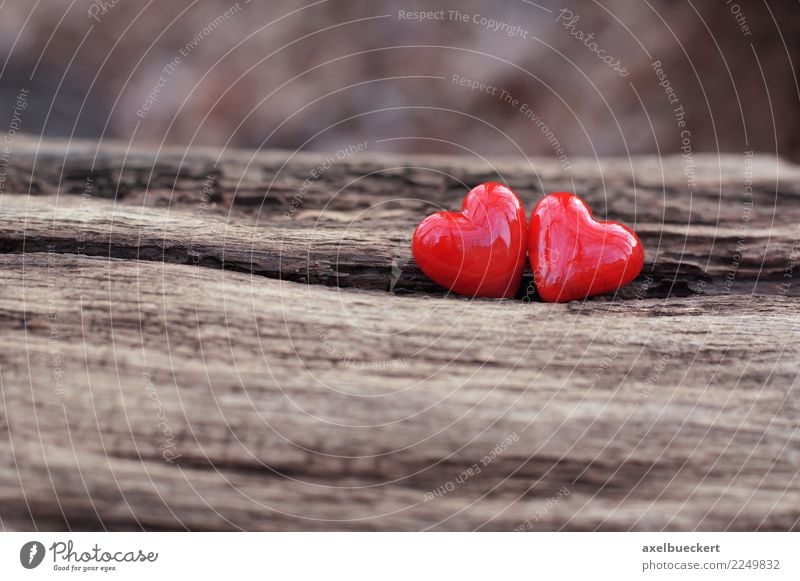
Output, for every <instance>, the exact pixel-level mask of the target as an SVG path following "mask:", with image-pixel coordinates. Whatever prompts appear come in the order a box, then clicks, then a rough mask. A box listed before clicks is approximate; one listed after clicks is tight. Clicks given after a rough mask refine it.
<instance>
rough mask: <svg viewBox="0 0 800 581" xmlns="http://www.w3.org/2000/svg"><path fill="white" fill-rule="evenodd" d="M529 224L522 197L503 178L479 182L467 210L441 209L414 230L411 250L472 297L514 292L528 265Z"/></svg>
mask: <svg viewBox="0 0 800 581" xmlns="http://www.w3.org/2000/svg"><path fill="white" fill-rule="evenodd" d="M526 236H527V228H526V223H525V210H524V208H523V207H522V204H521V203H520V201H519V198H517V196H516V195H515V194H514V192H512V191H511V190H510V189H508V188H507V187H506V186H504V185H502V184H496V183H485V184H481V185H479V186H476V187H475V188H473V189H472V190H470V192H469V193H468V194H467V196H466V197H465V198H464V201H463V203H462V204H461V212H438V213H436V214H433V215H431V216H428V217H427V218H425V219H424V220H423V221H422V222H420V224H419V226H417V229H416V230H415V231H414V238H413V240H412V241H411V251H412V253H413V254H414V260H415V261H416V262H417V264H418V265H419V267H420V268H421V269H422V272H424V273H425V274H426V275H428V277H429V278H430V279H431V280H433V281H434V282H436V283H437V284H440V285H442V286H443V287H446V288H449V289H450V290H452V291H453V292H457V293H458V294H461V295H467V296H470V297H495V298H508V297H513V296H514V295H516V294H517V290H519V285H520V281H521V280H522V270H523V268H524V267H525V250H526V248H525V246H526V245H525V239H526Z"/></svg>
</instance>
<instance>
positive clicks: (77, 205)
mask: <svg viewBox="0 0 800 581" xmlns="http://www.w3.org/2000/svg"><path fill="white" fill-rule="evenodd" d="M326 157H327V156H324V155H312V154H298V155H291V154H290V153H286V152H268V153H261V154H257V155H255V154H251V153H250V152H242V151H233V152H226V153H224V154H222V155H220V154H219V153H218V152H215V151H210V150H192V151H189V152H186V151H182V150H174V149H172V150H164V151H161V152H156V150H155V149H153V150H140V149H139V150H133V151H127V150H126V148H125V147H124V146H122V145H114V144H103V145H102V146H101V147H99V148H98V146H97V144H93V143H72V144H71V145H69V146H67V144H66V143H61V142H56V141H51V142H44V143H39V142H38V141H19V142H18V143H17V144H15V150H14V152H13V155H12V157H11V161H10V165H9V166H8V167H7V168H5V169H4V171H5V172H6V175H5V177H6V180H5V191H4V193H3V195H2V198H0V249H2V253H0V284H2V289H3V291H2V293H0V325H1V326H2V335H1V336H0V341H1V342H2V349H0V396H2V397H1V399H0V454H2V456H1V457H2V459H3V461H2V464H0V526H2V528H5V529H9V530H14V529H32V528H38V529H46V530H61V529H66V528H69V529H97V528H106V529H112V530H131V529H134V530H135V529H179V530H181V529H191V530H218V529H226V530H227V529H246V530H341V529H344V530H420V529H430V530H473V529H482V530H513V529H525V530H594V529H601V530H628V529H638V530H651V529H672V530H685V529H705V530H722V529H732V530H752V529H768V530H789V529H798V528H800V478H799V477H800V431H799V430H798V428H799V427H800V392H798V386H797V383H798V373H799V371H800V369H799V365H798V363H800V347H798V345H800V315H798V313H797V300H796V297H797V295H798V287H800V285H798V284H797V283H796V281H794V277H796V276H797V274H798V273H800V266H796V265H795V261H798V259H800V242H798V238H800V168H798V167H795V166H792V165H789V164H786V163H783V162H776V161H775V160H774V159H767V158H760V157H758V156H756V157H755V158H753V159H752V160H747V159H746V158H745V156H739V155H732V156H726V157H722V158H721V159H720V158H716V157H709V156H706V157H702V156H701V157H697V158H695V159H693V160H691V163H692V164H694V165H693V166H692V167H694V170H695V172H696V173H695V175H694V177H693V178H692V179H693V181H692V183H688V182H687V176H686V175H685V173H684V170H685V169H686V168H687V167H688V166H687V160H686V159H682V158H679V157H678V158H667V159H665V160H659V159H657V158H640V159H633V160H631V161H629V160H602V161H601V162H598V161H591V160H586V161H581V162H574V163H573V165H572V167H571V169H570V170H569V171H566V172H565V171H564V169H563V168H562V167H561V166H560V165H559V164H558V162H557V161H553V160H546V159H536V160H523V161H498V162H497V163H495V164H490V163H488V162H484V161H480V160H467V159H459V158H436V157H418V158H407V157H406V158H397V157H392V156H383V155H379V154H369V155H367V156H353V157H348V158H347V159H344V160H337V161H336V163H335V164H333V165H332V166H331V167H330V168H328V169H327V170H325V171H323V172H321V174H320V177H319V179H317V180H310V181H309V182H306V180H307V179H308V178H309V176H310V175H311V173H312V172H313V171H314V169H315V168H316V167H318V166H320V165H325V158H326ZM745 172H747V175H746V173H745ZM488 179H496V180H504V181H506V182H507V183H509V184H510V185H511V186H512V187H514V188H516V189H517V191H518V193H519V194H520V195H521V196H522V197H523V199H524V201H525V203H526V206H527V207H528V209H529V210H530V208H531V207H532V205H533V203H534V202H535V200H536V199H538V198H539V197H540V196H541V195H542V192H547V191H555V190H560V189H570V190H576V191H578V192H579V193H582V194H583V195H584V196H585V197H586V198H587V199H588V200H589V202H590V203H591V204H592V206H593V207H594V208H595V209H596V213H597V214H598V215H599V216H600V217H608V218H611V219H617V220H623V221H625V222H627V223H629V224H631V225H634V226H635V227H636V229H637V231H638V232H639V233H640V234H641V236H642V238H643V240H644V241H645V245H646V247H647V263H646V266H645V270H644V272H643V273H642V275H641V276H640V277H639V279H638V280H637V281H635V282H634V283H633V284H632V285H631V286H630V287H628V288H627V289H625V290H624V291H623V292H621V293H619V295H618V296H616V297H612V296H606V297H597V298H595V299H592V300H589V301H585V302H575V303H570V304H563V305H552V304H545V303H541V302H538V300H537V299H536V297H535V296H534V297H532V298H533V300H528V299H529V298H531V297H526V298H525V300H505V301H492V300H475V301H468V300H465V299H462V298H458V297H453V296H447V295H446V293H444V292H443V291H442V290H441V289H439V288H437V287H436V286H435V285H433V284H432V283H430V282H428V281H427V280H426V279H425V278H424V276H422V274H421V273H420V272H419V271H418V269H417V268H416V266H415V265H414V263H413V260H411V259H410V258H409V252H408V239H409V237H410V234H411V231H412V230H413V227H414V224H415V223H416V222H417V221H418V220H419V219H420V218H421V217H422V216H424V215H425V214H427V213H429V212H431V211H433V210H434V209H435V208H436V207H444V208H457V207H458V205H459V203H460V200H461V197H462V196H463V193H464V191H465V188H466V187H468V186H471V185H474V184H476V183H479V182H480V181H485V180H488ZM750 181H752V183H750ZM304 184H305V185H304ZM690 186H691V187H690ZM301 191H302V194H301V193H300V192H301ZM750 202H752V206H751V205H750ZM798 264H800V261H798Z"/></svg>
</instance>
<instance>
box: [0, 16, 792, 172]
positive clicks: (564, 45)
mask: <svg viewBox="0 0 800 581" xmlns="http://www.w3.org/2000/svg"><path fill="white" fill-rule="evenodd" d="M415 10H425V11H443V18H442V17H437V19H431V20H427V21H422V22H420V21H419V20H417V19H415V18H413V17H412V18H408V17H401V11H403V13H404V14H405V13H406V12H410V11H415ZM453 10H456V11H458V12H459V16H457V17H456V16H454V15H453V14H452V13H450V12H448V11H453ZM561 10H568V11H569V12H570V13H571V15H572V18H574V16H578V19H577V20H571V19H567V18H566V16H567V13H566V12H560V11H561ZM489 20H493V21H495V22H497V23H499V24H498V25H493V24H491V23H490V22H489ZM570 22H571V24H569V23H570ZM493 26H496V27H497V29H496V30H493V29H492V27H493ZM514 26H516V27H517V28H516V29H513V28H512V27H514ZM589 34H591V35H592V37H591V39H589V40H587V38H586V35H589ZM592 42H595V43H596V46H595V45H592V44H591V43H592ZM600 50H602V51H605V52H604V53H601V54H602V55H605V56H607V57H613V59H615V60H618V61H619V62H620V63H621V65H623V66H624V68H625V69H627V71H628V72H629V74H628V75H627V76H622V75H621V74H620V73H619V72H618V71H615V70H614V68H613V67H612V66H609V65H607V64H606V63H604V62H603V61H602V60H601V58H599V56H598V54H597V53H596V51H600ZM0 56H2V63H3V68H2V71H1V74H0V83H1V84H0V107H1V108H0V111H2V117H5V116H8V117H9V118H10V117H11V115H12V110H13V107H14V102H15V97H16V95H17V94H18V93H19V92H20V90H22V89H28V90H29V91H30V95H29V99H28V102H29V107H28V109H27V110H26V111H25V114H24V118H23V120H22V131H25V132H28V133H37V134H39V133H43V134H46V135H48V136H70V135H74V136H80V137H92V138H99V137H105V138H120V139H124V140H134V141H136V142H139V143H142V142H148V143H155V144H160V143H161V142H162V141H165V142H167V143H181V144H183V143H186V144H188V143H197V144H208V145H219V146H223V145H226V146H237V147H248V148H259V147H281V148H291V149H294V148H303V149H312V150H329V151H333V150H335V149H336V148H339V147H344V146H347V145H349V144H356V143H360V142H363V141H369V142H370V147H372V148H377V149H380V150H387V151H402V152H447V153H467V152H470V151H474V152H475V153H477V154H480V155H504V154H509V155H521V154H522V153H524V154H531V155H533V154H538V155H553V154H556V153H557V149H558V148H559V147H560V148H563V150H564V155H565V156H566V157H573V156H586V155H589V156H594V155H600V156H609V155H614V156H625V155H628V154H635V153H646V152H661V153H667V152H676V151H680V147H681V143H682V140H681V130H682V129H681V128H679V127H678V126H677V124H676V122H677V120H676V117H675V115H674V111H673V109H674V105H675V103H672V104H670V102H669V101H668V95H667V93H666V92H665V86H662V85H660V84H659V83H660V79H659V78H658V77H657V74H656V72H655V71H654V69H653V66H652V63H653V61H661V63H662V65H663V70H664V73H665V74H666V75H667V77H668V81H669V84H670V86H671V87H672V89H673V90H674V91H675V95H676V98H677V100H678V101H677V103H678V104H679V105H682V106H683V107H684V109H685V112H686V116H685V122H686V128H685V129H687V130H688V131H690V141H691V148H692V150H693V151H718V150H719V151H731V152H741V151H743V150H748V149H753V150H756V151H764V152H777V153H778V154H779V155H782V156H784V157H787V158H792V159H795V160H797V159H800V137H798V115H797V111H798V103H799V101H798V95H799V92H798V81H797V72H798V71H797V62H798V57H800V2H798V1H797V0H792V1H789V0H783V1H778V2H756V1H740V2H726V1H725V0H718V1H713V2H710V1H709V2H684V1H681V0H679V1H655V2H647V1H646V2H629V1H623V0H604V1H602V2H587V1H577V0H571V1H569V2H564V3H557V2H552V1H548V0H541V1H540V2H536V3H533V2H528V1H526V0H507V1H503V2H476V1H472V0H461V1H459V2H455V1H449V2H405V1H403V2H388V1H386V0H379V1H373V2H345V1H343V0H329V1H318V2H309V3H308V4H301V3H297V2H289V1H286V0H271V1H269V2H266V1H265V2H257V1H256V0H253V1H251V2H247V1H245V0H240V2H238V3H236V2H232V1H229V0H202V1H190V0H153V1H147V0H116V3H114V0H106V1H105V2H103V1H102V0H96V1H94V2H92V1H87V0H78V1H75V2H71V3H70V2H66V1H59V0H38V1H35V2H22V1H20V0H14V1H11V2H5V3H3V4H2V8H0ZM176 57H179V58H180V62H177V61H176V60H175V59H176ZM165 67H166V68H165ZM453 75H460V76H461V77H464V78H468V79H471V80H475V81H478V82H482V83H486V84H488V85H490V86H492V87H497V89H498V92H499V91H503V90H505V91H507V93H508V94H509V95H511V97H512V99H517V100H518V102H519V103H518V104H516V105H515V104H512V103H508V102H504V101H503V99H502V98H500V96H499V95H498V94H495V95H490V94H488V93H486V92H481V91H480V90H470V89H468V88H466V87H464V86H459V85H458V84H456V83H453V82H452V79H453ZM156 89H157V91H155V90H156ZM154 91H155V92H154ZM148 95H150V97H148ZM153 95H154V96H153ZM522 104H526V105H527V106H528V108H529V109H530V110H531V111H533V112H535V114H536V117H535V120H536V119H538V121H539V124H538V125H537V123H536V122H535V120H533V121H532V120H531V119H530V118H528V117H526V116H525V115H524V113H523V111H522V110H521V105H522ZM147 107H149V108H148V109H147V110H146V111H145V110H144V109H143V108H147ZM2 117H0V119H1V118H2ZM542 125H545V129H547V128H549V129H550V130H551V131H552V134H550V135H548V134H547V131H546V130H543V129H542ZM404 138H413V139H404ZM554 139H555V140H556V141H554ZM378 140H387V141H380V142H377V141H378ZM376 142H377V143H376Z"/></svg>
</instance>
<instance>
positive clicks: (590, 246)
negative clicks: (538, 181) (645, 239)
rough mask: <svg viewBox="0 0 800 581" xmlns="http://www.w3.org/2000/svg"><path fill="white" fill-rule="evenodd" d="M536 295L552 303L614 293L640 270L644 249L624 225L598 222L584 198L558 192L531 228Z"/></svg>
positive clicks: (542, 202)
mask: <svg viewBox="0 0 800 581" xmlns="http://www.w3.org/2000/svg"><path fill="white" fill-rule="evenodd" d="M528 252H529V254H530V259H531V268H532V269H533V274H534V281H535V283H536V290H537V291H538V292H539V295H540V296H541V297H542V298H543V299H544V300H546V301H549V302H566V301H573V300H577V299H583V298H586V297H590V296H592V295H599V294H603V293H607V292H610V291H613V290H616V289H618V288H620V287H622V286H624V285H626V284H628V283H629V282H631V281H632V280H633V279H635V278H636V277H637V276H638V275H639V273H640V272H641V271H642V266H643V264H644V249H643V247H642V242H641V240H639V237H638V236H637V235H636V233H635V232H634V231H633V230H631V229H630V228H628V227H627V226H624V225H622V224H617V223H615V222H598V221H597V220H595V219H594V218H593V217H592V211H591V210H590V209H589V206H587V205H586V202H584V201H583V200H582V199H581V198H579V197H578V196H576V195H574V194H570V193H566V192H559V193H556V194H550V195H549V196H546V197H545V198H543V199H542V200H540V201H539V203H538V204H537V205H536V208H534V210H533V214H532V215H531V221H530V226H529V227H528Z"/></svg>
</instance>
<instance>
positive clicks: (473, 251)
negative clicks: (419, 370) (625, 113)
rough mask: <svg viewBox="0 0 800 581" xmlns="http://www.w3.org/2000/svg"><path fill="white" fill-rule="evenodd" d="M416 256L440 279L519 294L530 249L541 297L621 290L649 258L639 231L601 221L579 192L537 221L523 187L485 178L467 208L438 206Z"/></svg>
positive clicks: (542, 208) (546, 205)
mask: <svg viewBox="0 0 800 581" xmlns="http://www.w3.org/2000/svg"><path fill="white" fill-rule="evenodd" d="M411 249H412V252H413V254H414V260H415V261H416V262H417V264H418V265H419V267H420V268H421V269H422V271H423V272H424V273H425V274H426V275H427V276H428V277H429V278H431V279H432V280H433V281H434V282H436V283H437V284H440V285H442V286H444V287H447V288H449V289H450V290H452V291H454V292H456V293H458V294H462V295H467V296H470V297H495V298H509V297H514V296H516V294H517V291H518V290H519V286H520V283H521V281H522V271H523V269H524V267H525V255H526V251H527V254H528V255H529V256H530V260H531V268H532V270H533V273H534V282H535V284H536V290H537V291H538V293H539V296H541V297H542V299H544V300H545V301H548V302H566V301H572V300H577V299H583V298H586V297H589V296H592V295H598V294H603V293H606V292H610V291H613V290H616V289H617V288H619V287H621V286H624V285H626V284H628V283H629V282H631V281H632V280H633V279H635V278H636V277H637V276H638V275H639V273H640V272H641V270H642V266H643V264H644V249H643V248H642V243H641V241H640V240H639V237H638V236H636V234H635V233H634V232H633V230H631V229H630V228H628V227H627V226H624V225H622V224H617V223H614V222H598V221H597V220H595V219H594V218H593V217H592V211H591V210H590V209H589V206H587V205H586V202H584V201H583V200H582V199H580V198H579V197H578V196H576V195H574V194H570V193H566V192H559V193H556V194H550V195H549V196H546V197H545V198H543V199H542V200H541V201H539V203H538V204H537V205H536V208H535V209H534V210H533V214H532V215H531V221H530V225H527V224H526V221H525V210H524V209H523V207H522V204H521V203H520V201H519V198H517V196H516V194H514V192H512V191H511V190H510V189H509V188H507V187H506V186H504V185H502V184H497V183H485V184H481V185H479V186H477V187H475V188H473V189H472V190H470V192H469V193H468V194H467V196H466V197H465V198H464V202H463V203H462V204H461V212H438V213H436V214H433V215H431V216H428V217H427V218H425V219H424V220H423V221H422V222H421V223H420V224H419V226H417V229H416V230H415V231H414V238H413V240H412V243H411Z"/></svg>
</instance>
